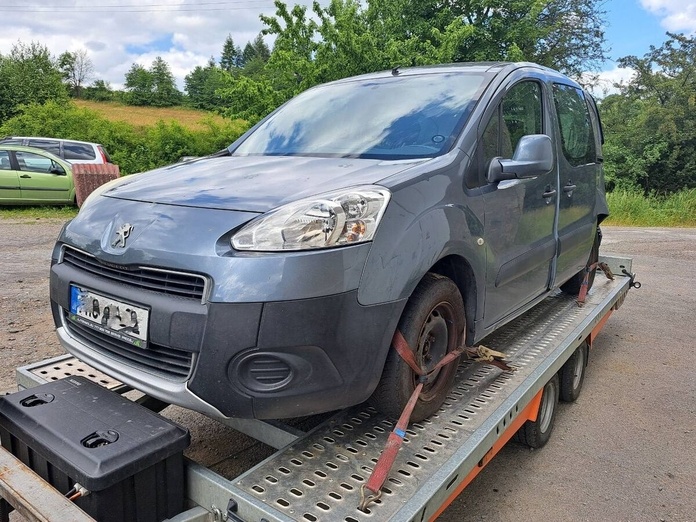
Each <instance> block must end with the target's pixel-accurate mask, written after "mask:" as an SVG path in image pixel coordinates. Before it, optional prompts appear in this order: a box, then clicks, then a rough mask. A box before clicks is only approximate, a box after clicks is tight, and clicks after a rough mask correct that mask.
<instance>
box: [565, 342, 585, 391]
mask: <svg viewBox="0 0 696 522" xmlns="http://www.w3.org/2000/svg"><path fill="white" fill-rule="evenodd" d="M588 352H589V350H588V346H587V341H585V342H583V343H582V344H581V345H580V346H578V348H577V350H575V351H574V352H573V355H571V356H570V358H569V359H568V360H567V361H566V363H565V364H564V365H563V368H561V371H560V379H561V392H560V399H561V400H562V401H563V402H575V400H576V399H577V398H578V397H579V396H580V392H581V391H582V384H583V382H585V368H587V355H588Z"/></svg>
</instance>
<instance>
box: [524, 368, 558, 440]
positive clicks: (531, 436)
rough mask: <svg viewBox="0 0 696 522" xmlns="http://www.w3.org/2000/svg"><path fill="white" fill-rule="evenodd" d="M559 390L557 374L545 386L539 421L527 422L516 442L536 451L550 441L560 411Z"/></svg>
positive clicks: (538, 416)
mask: <svg viewBox="0 0 696 522" xmlns="http://www.w3.org/2000/svg"><path fill="white" fill-rule="evenodd" d="M559 388H560V381H559V378H558V374H556V375H554V376H553V377H552V378H551V380H550V381H549V382H547V383H546V385H545V386H544V391H543V393H542V396H541V403H540V404H539V413H538V415H537V419H536V420H535V421H527V422H525V423H524V424H523V425H522V427H521V428H520V429H519V430H518V431H517V433H516V434H515V440H517V441H518V442H521V443H522V444H525V445H527V446H529V447H530V448H534V449H538V448H541V447H542V446H544V445H545V444H546V443H547V442H548V441H549V439H550V438H551V432H552V431H553V421H554V420H555V418H556V410H557V409H558V408H557V406H558V395H559Z"/></svg>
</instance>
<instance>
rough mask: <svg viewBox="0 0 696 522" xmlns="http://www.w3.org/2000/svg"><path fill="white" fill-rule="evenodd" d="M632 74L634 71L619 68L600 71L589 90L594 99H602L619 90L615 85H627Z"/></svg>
mask: <svg viewBox="0 0 696 522" xmlns="http://www.w3.org/2000/svg"><path fill="white" fill-rule="evenodd" d="M634 74H635V71H634V70H633V69H621V68H619V67H614V68H613V69H610V70H608V71H602V72H600V73H599V74H598V75H597V80H596V81H594V82H592V83H593V84H592V86H590V87H589V90H590V92H591V93H592V95H593V96H594V97H595V98H604V97H605V96H609V95H610V94H616V93H618V92H619V90H618V89H617V88H616V87H615V85H616V84H625V83H628V81H629V80H630V79H631V78H632V77H633V75H634Z"/></svg>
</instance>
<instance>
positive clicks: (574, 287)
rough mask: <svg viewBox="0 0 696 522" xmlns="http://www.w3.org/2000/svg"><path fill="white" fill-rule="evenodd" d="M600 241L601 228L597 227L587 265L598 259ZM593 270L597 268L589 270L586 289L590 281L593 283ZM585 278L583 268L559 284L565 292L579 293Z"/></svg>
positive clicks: (590, 284)
mask: <svg viewBox="0 0 696 522" xmlns="http://www.w3.org/2000/svg"><path fill="white" fill-rule="evenodd" d="M601 243H602V230H601V229H600V228H599V227H597V233H596V234H595V240H594V243H593V244H592V250H590V257H589V259H588V260H587V266H589V265H592V264H594V263H596V262H597V261H599V245H600V244H601ZM595 272H597V269H595V270H592V272H590V277H589V278H588V280H587V290H588V291H589V290H590V288H592V283H594V279H595ZM584 279H585V269H584V268H583V269H582V270H580V272H578V273H577V274H575V275H574V276H573V277H571V278H570V279H568V281H566V282H565V283H563V284H562V285H561V290H562V291H563V292H565V293H566V294H570V295H578V294H579V293H580V288H581V287H582V282H583V280H584Z"/></svg>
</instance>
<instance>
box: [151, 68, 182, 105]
mask: <svg viewBox="0 0 696 522" xmlns="http://www.w3.org/2000/svg"><path fill="white" fill-rule="evenodd" d="M150 74H151V75H152V87H153V97H152V105H155V106H158V107H171V106H172V105H178V104H180V103H181V92H179V89H177V88H176V82H175V80H174V75H173V74H172V71H171V69H170V68H169V64H167V62H165V61H164V60H163V59H162V57H160V56H158V57H157V58H155V60H154V61H153V62H152V66H151V67H150Z"/></svg>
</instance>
